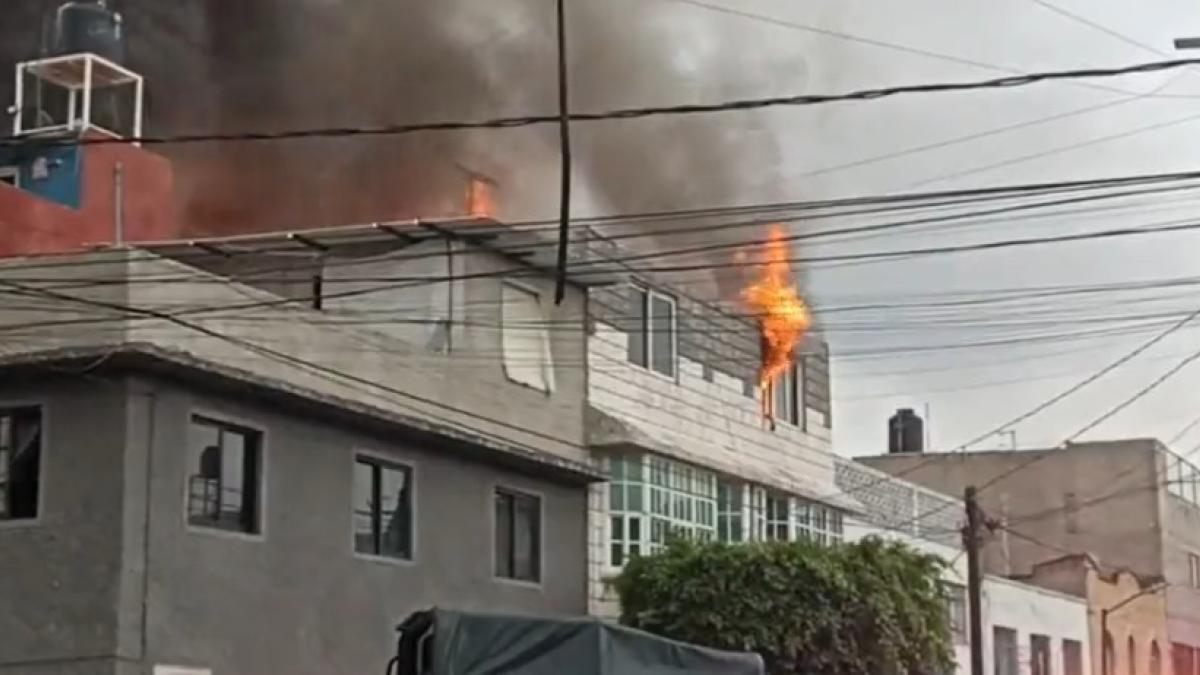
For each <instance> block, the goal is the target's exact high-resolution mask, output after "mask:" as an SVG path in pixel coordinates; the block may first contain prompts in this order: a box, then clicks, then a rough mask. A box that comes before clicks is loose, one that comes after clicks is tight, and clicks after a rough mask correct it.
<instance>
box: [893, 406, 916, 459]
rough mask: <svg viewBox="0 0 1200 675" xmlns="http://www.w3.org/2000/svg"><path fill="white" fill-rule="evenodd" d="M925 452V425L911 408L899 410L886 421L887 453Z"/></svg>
mask: <svg viewBox="0 0 1200 675" xmlns="http://www.w3.org/2000/svg"><path fill="white" fill-rule="evenodd" d="M924 451H925V423H924V422H923V421H922V420H921V418H920V417H918V416H917V414H916V413H915V412H913V411H912V409H911V408H901V409H900V410H897V411H896V414H895V415H892V418H891V419H889V420H888V453H889V454H893V455H895V454H902V453H921V452H924Z"/></svg>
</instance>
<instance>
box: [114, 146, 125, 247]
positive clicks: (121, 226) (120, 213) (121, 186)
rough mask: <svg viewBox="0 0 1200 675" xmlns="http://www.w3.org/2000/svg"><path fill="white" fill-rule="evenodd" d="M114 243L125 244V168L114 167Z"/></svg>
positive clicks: (119, 163)
mask: <svg viewBox="0 0 1200 675" xmlns="http://www.w3.org/2000/svg"><path fill="white" fill-rule="evenodd" d="M113 243H114V244H116V245H117V246H122V245H124V244H125V167H124V166H123V165H122V164H121V162H117V165H116V166H114V167H113Z"/></svg>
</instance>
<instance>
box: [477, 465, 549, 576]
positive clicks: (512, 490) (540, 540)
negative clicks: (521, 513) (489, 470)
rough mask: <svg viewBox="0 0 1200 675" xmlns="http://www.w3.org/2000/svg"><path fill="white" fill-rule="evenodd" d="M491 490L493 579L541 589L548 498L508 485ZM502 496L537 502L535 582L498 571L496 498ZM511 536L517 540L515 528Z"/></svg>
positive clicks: (489, 496)
mask: <svg viewBox="0 0 1200 675" xmlns="http://www.w3.org/2000/svg"><path fill="white" fill-rule="evenodd" d="M491 488H492V489H491V490H489V491H488V492H487V509H488V514H489V516H488V519H489V521H490V522H491V524H492V528H491V532H490V535H491V549H492V556H491V557H492V561H491V563H492V565H491V574H492V578H493V579H494V580H496V581H498V582H501V583H505V584H515V585H518V586H527V587H533V588H541V587H542V585H543V584H544V583H545V579H546V496H545V494H543V493H541V492H539V491H537V490H529V489H526V488H521V487H512V485H510V484H508V483H494V484H492V486H491ZM501 494H506V495H509V496H510V497H526V498H530V499H534V500H536V501H537V507H538V508H537V538H536V539H535V541H536V545H537V556H536V557H535V560H536V561H537V574H536V576H537V578H536V579H534V580H530V579H519V578H516V577H508V576H504V575H503V574H500V573H499V571H498V570H497V566H498V563H499V562H500V551H499V550H498V548H497V547H496V536H497V535H498V534H499V527H500V523H499V521H497V520H496V498H497V497H498V496H500V495H501ZM514 513H515V510H514ZM514 522H515V521H514ZM509 534H510V537H512V538H513V539H515V535H516V530H515V528H514V529H512V530H510V533H509ZM512 543H513V542H510V545H511V544H512ZM513 549H514V550H515V546H513Z"/></svg>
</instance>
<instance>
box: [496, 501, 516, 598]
mask: <svg viewBox="0 0 1200 675" xmlns="http://www.w3.org/2000/svg"><path fill="white" fill-rule="evenodd" d="M512 501H513V500H512V496H511V495H507V494H505V493H503V492H497V493H496V503H495V511H496V514H495V518H496V541H495V546H496V576H500V577H512V574H513V564H512V559H513V550H512V541H513V540H512V536H513V504H512Z"/></svg>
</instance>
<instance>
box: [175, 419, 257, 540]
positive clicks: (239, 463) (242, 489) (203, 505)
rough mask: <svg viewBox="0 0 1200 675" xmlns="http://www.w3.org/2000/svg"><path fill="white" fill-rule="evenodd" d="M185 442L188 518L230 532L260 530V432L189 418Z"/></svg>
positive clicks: (199, 524) (200, 525) (253, 532)
mask: <svg viewBox="0 0 1200 675" xmlns="http://www.w3.org/2000/svg"><path fill="white" fill-rule="evenodd" d="M189 436H190V439H189V444H188V469H189V471H190V474H189V475H188V487H187V489H188V493H187V497H188V500H187V501H188V522H189V523H190V524H192V525H195V526H198V527H209V528H214V529H218V530H228V531H231V532H245V533H247V534H258V533H259V532H261V523H260V514H259V493H260V491H261V490H260V485H261V483H260V480H261V476H260V474H261V471H262V434H260V433H259V432H257V431H254V430H252V429H246V428H244V427H239V426H235V425H231V424H225V423H223V422H218V421H216V420H211V419H207V418H204V417H200V416H194V417H192V425H191V430H190V434H189Z"/></svg>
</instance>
